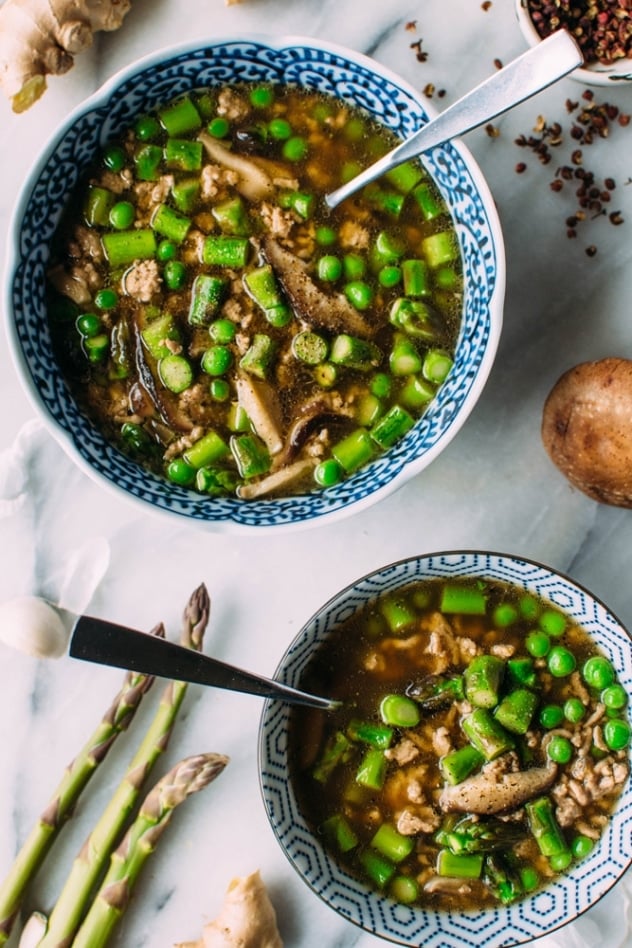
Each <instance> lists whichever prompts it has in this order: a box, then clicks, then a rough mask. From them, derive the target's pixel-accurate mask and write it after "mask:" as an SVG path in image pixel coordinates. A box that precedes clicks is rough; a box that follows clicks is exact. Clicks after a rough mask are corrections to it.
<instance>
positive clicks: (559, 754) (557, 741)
mask: <svg viewBox="0 0 632 948" xmlns="http://www.w3.org/2000/svg"><path fill="white" fill-rule="evenodd" d="M546 753H547V757H548V758H549V759H550V760H552V761H554V762H555V763H556V764H567V763H568V762H569V760H570V759H571V757H572V756H573V745H572V744H571V742H570V741H569V740H568V738H567V737H562V735H561V734H554V735H553V737H552V738H551V740H550V741H549V743H548V744H547V746H546Z"/></svg>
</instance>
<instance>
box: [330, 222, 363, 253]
mask: <svg viewBox="0 0 632 948" xmlns="http://www.w3.org/2000/svg"><path fill="white" fill-rule="evenodd" d="M370 236H371V235H370V233H369V231H368V229H367V228H366V227H362V225H361V224H358V223H357V221H355V220H351V219H347V220H345V221H343V222H342V224H341V225H340V228H339V229H338V237H339V239H340V244H341V246H342V247H344V248H345V249H346V250H366V248H367V247H368V246H369V240H370Z"/></svg>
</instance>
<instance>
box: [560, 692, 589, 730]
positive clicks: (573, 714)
mask: <svg viewBox="0 0 632 948" xmlns="http://www.w3.org/2000/svg"><path fill="white" fill-rule="evenodd" d="M585 714H586V708H585V706H584V704H583V703H582V702H581V701H580V700H579V698H568V699H567V700H566V701H565V702H564V717H565V718H566V720H567V721H570V723H571V724H577V723H578V722H579V721H581V719H582V718H583V717H584V715H585Z"/></svg>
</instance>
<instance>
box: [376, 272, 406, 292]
mask: <svg viewBox="0 0 632 948" xmlns="http://www.w3.org/2000/svg"><path fill="white" fill-rule="evenodd" d="M377 279H378V282H379V284H380V286H383V287H384V288H385V289H387V290H388V289H390V288H391V287H392V286H397V284H398V283H401V279H402V271H401V270H400V268H399V267H394V266H387V267H382V269H381V270H380V272H379V273H378V275H377Z"/></svg>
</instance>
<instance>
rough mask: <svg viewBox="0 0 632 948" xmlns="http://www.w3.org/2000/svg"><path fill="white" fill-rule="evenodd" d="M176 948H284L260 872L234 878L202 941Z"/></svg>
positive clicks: (182, 944)
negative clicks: (218, 911)
mask: <svg viewBox="0 0 632 948" xmlns="http://www.w3.org/2000/svg"><path fill="white" fill-rule="evenodd" d="M174 948H283V942H282V941H281V936H280V935H279V931H278V929H277V922H276V913H275V911H274V906H273V905H272V902H271V901H270V898H269V896H268V892H267V890H266V887H265V885H264V883H263V880H262V879H261V876H260V874H259V872H258V871H257V872H253V873H251V875H249V876H246V877H245V878H238V879H233V880H232V881H231V882H230V884H229V886H228V889H227V890H226V895H225V896H224V902H223V905H222V907H221V910H220V913H219V915H218V916H217V918H215V919H214V920H213V921H212V922H209V923H208V925H205V926H204V929H203V931H202V938H200V939H199V941H187V942H181V943H180V944H179V945H175V946H174Z"/></svg>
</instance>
